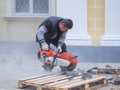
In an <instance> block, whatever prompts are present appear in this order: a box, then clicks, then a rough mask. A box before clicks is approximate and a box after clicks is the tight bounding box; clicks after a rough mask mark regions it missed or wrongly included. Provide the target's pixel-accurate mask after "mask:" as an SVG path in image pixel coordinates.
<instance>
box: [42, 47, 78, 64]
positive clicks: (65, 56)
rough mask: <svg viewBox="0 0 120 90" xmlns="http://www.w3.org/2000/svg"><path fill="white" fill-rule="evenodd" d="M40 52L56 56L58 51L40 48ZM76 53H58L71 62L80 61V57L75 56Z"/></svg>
mask: <svg viewBox="0 0 120 90" xmlns="http://www.w3.org/2000/svg"><path fill="white" fill-rule="evenodd" d="M40 54H46V55H47V56H55V55H56V53H55V52H54V51H53V50H52V49H50V48H49V50H48V51H44V50H42V49H41V48H40ZM74 56H75V55H73V54H72V53H70V52H64V53H61V54H59V55H58V57H59V58H61V59H64V60H67V61H69V62H70V63H78V59H77V58H73V57H74Z"/></svg>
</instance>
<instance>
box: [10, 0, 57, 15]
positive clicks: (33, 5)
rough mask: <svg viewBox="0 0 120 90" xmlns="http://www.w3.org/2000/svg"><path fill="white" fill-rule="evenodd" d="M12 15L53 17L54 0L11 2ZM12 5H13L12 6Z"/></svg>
mask: <svg viewBox="0 0 120 90" xmlns="http://www.w3.org/2000/svg"><path fill="white" fill-rule="evenodd" d="M13 1H14V3H12V6H13V10H12V14H13V15H19V16H20V15H29V16H30V15H32V16H34V15H54V14H53V13H54V11H55V7H54V6H55V5H54V4H55V3H54V2H55V0H13ZM13 4H14V5H13Z"/></svg>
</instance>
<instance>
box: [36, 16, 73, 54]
mask: <svg viewBox="0 0 120 90" xmlns="http://www.w3.org/2000/svg"><path fill="white" fill-rule="evenodd" d="M72 27H73V21H72V20H71V19H65V18H62V17H58V16H51V17H48V18H47V19H45V20H44V21H43V22H42V23H41V24H40V25H39V27H38V29H37V33H36V42H39V45H40V48H42V49H43V50H48V49H49V46H50V44H53V45H54V46H56V47H57V48H58V49H59V50H60V52H61V53H62V52H66V51H67V50H66V44H65V38H66V33H67V32H68V30H69V29H71V28H72Z"/></svg>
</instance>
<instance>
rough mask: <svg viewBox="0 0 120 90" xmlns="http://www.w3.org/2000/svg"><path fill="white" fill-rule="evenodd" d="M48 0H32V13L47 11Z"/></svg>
mask: <svg viewBox="0 0 120 90" xmlns="http://www.w3.org/2000/svg"><path fill="white" fill-rule="evenodd" d="M48 12H49V0H33V13H48Z"/></svg>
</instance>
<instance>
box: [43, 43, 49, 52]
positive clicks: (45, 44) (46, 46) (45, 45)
mask: <svg viewBox="0 0 120 90" xmlns="http://www.w3.org/2000/svg"><path fill="white" fill-rule="evenodd" d="M41 46H42V49H43V50H45V51H47V50H48V49H49V46H48V44H47V43H46V42H42V43H41Z"/></svg>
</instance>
